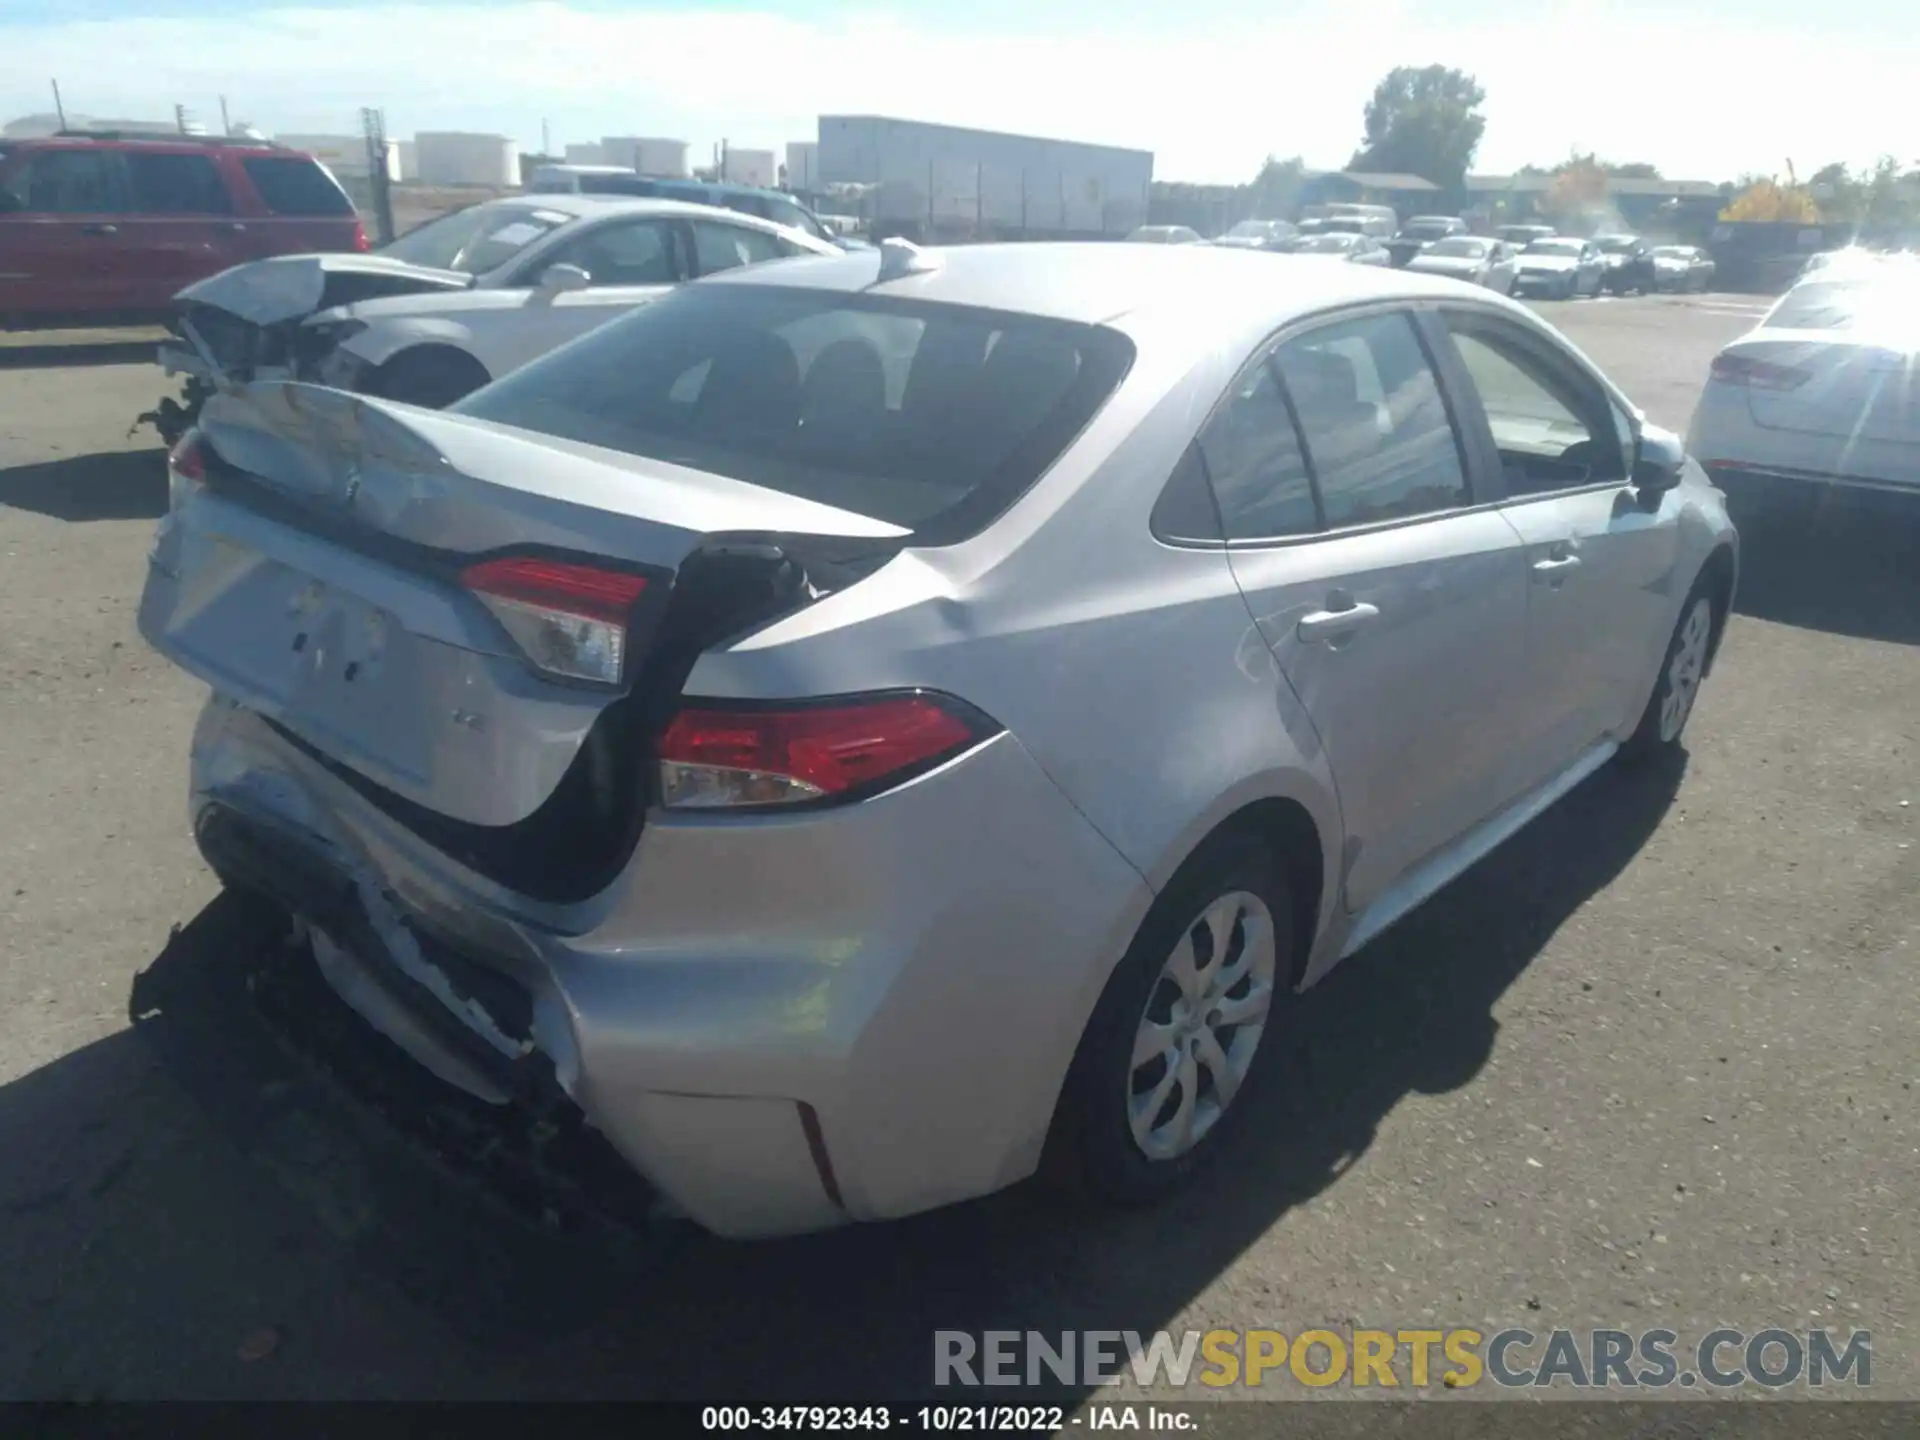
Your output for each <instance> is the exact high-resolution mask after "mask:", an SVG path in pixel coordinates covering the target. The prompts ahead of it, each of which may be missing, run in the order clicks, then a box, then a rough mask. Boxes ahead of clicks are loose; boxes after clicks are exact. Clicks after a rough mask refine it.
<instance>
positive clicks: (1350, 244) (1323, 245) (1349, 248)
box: [1287, 230, 1393, 268]
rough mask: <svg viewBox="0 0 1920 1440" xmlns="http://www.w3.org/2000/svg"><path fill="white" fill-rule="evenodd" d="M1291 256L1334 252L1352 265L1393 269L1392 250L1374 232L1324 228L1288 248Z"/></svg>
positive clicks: (1296, 241)
mask: <svg viewBox="0 0 1920 1440" xmlns="http://www.w3.org/2000/svg"><path fill="white" fill-rule="evenodd" d="M1287 253H1288V254H1290V255H1331V256H1333V257H1335V258H1336V259H1340V260H1345V261H1347V262H1348V263H1349V264H1353V265H1378V266H1383V267H1387V268H1391V267H1392V265H1393V252H1392V251H1390V250H1388V249H1387V247H1386V245H1385V244H1383V243H1382V242H1381V241H1380V240H1378V239H1376V238H1374V237H1373V236H1371V235H1356V234H1353V233H1351V232H1349V231H1345V230H1322V231H1321V232H1320V233H1319V234H1318V235H1305V236H1302V237H1301V238H1300V239H1298V240H1295V241H1293V242H1292V244H1291V245H1290V246H1289V247H1288V250H1287Z"/></svg>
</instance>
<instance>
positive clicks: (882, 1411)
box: [700, 1403, 1199, 1434]
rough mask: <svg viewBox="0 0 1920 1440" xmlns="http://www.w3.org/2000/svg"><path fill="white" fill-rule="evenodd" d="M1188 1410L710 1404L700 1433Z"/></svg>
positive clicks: (918, 1429) (948, 1425)
mask: <svg viewBox="0 0 1920 1440" xmlns="http://www.w3.org/2000/svg"><path fill="white" fill-rule="evenodd" d="M1198 1424H1199V1421H1198V1419H1197V1417H1195V1416H1194V1415H1193V1414H1192V1413H1191V1412H1189V1411H1186V1410H1180V1409H1176V1408H1173V1407H1170V1406H1160V1405H1148V1404H1133V1403H1123V1404H1111V1405H1091V1406H1089V1407H1087V1409H1085V1410H1084V1411H1081V1412H1079V1413H1076V1414H1071V1415H1069V1414H1068V1413H1067V1411H1066V1409H1065V1407H1063V1406H1059V1405H921V1406H917V1407H912V1408H909V1407H906V1406H899V1407H895V1406H888V1405H758V1406H755V1405H709V1406H706V1407H705V1408H703V1409H702V1410H701V1412H700V1428H701V1429H702V1430H704V1431H775V1430H799V1431H835V1430H840V1431H858V1430H867V1431H881V1430H900V1431H905V1432H907V1433H930V1434H966V1433H981V1434H985V1433H995V1434H1019V1433H1040V1434H1052V1433H1054V1432H1056V1431H1059V1430H1062V1429H1065V1428H1067V1427H1068V1426H1076V1427H1082V1428H1085V1429H1088V1430H1159V1431H1191V1430H1194V1429H1196V1428H1197V1427H1198Z"/></svg>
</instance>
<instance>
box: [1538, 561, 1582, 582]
mask: <svg viewBox="0 0 1920 1440" xmlns="http://www.w3.org/2000/svg"><path fill="white" fill-rule="evenodd" d="M1579 563H1580V557H1579V556H1578V555H1549V556H1548V557H1547V558H1546V559H1544V560H1536V561H1534V562H1533V574H1534V578H1535V579H1537V580H1539V581H1540V583H1541V584H1543V585H1558V584H1560V583H1561V582H1562V581H1564V580H1565V579H1566V578H1567V572H1568V571H1569V570H1571V569H1573V568H1574V567H1575V566H1576V565H1578V564H1579Z"/></svg>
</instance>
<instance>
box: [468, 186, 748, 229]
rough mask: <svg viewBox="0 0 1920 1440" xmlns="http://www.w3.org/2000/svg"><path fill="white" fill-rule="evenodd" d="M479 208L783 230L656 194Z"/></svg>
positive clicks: (558, 194)
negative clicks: (719, 221)
mask: <svg viewBox="0 0 1920 1440" xmlns="http://www.w3.org/2000/svg"><path fill="white" fill-rule="evenodd" d="M479 203H480V204H482V205H526V206H531V207H532V208H533V209H536V210H552V211H555V212H557V213H559V214H562V215H572V216H575V217H576V218H584V217H586V216H590V215H608V214H621V215H628V214H631V215H683V216H686V217H688V218H690V219H691V218H696V217H705V218H711V217H714V216H720V217H723V218H724V219H725V220H726V221H727V222H728V223H729V224H733V223H736V222H738V223H745V224H747V225H750V226H752V227H754V228H755V229H760V230H784V229H785V228H786V227H784V226H781V225H775V224H774V223H773V222H772V221H770V220H762V219H761V218H760V217H759V216H758V215H743V214H742V213H741V212H740V211H738V210H723V209H721V208H720V207H719V206H716V205H699V204H696V203H694V202H693V201H691V200H672V199H667V198H665V197H662V196H657V195H576V194H574V193H573V192H572V191H570V190H558V191H554V192H553V193H551V194H549V193H547V192H545V191H538V192H529V193H527V194H524V195H502V196H500V197H499V198H498V199H495V200H482V201H481V202H479Z"/></svg>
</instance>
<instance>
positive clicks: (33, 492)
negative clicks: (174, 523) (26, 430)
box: [0, 450, 167, 522]
mask: <svg viewBox="0 0 1920 1440" xmlns="http://www.w3.org/2000/svg"><path fill="white" fill-rule="evenodd" d="M0 505H11V506H13V507H14V508H15V509H16V510H35V511H38V512H39V513H40V514H42V515H49V516H52V517H53V518H54V519H55V520H67V521H74V522H78V521H87V520H158V519H159V518H160V517H161V516H162V515H165V514H166V513H167V466H166V455H165V452H163V451H160V450H104V451H100V452H98V453H95V454H92V455H66V456H62V457H61V458H60V459H58V460H41V461H36V462H34V463H32V464H29V465H13V466H9V467H7V468H5V469H0Z"/></svg>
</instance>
